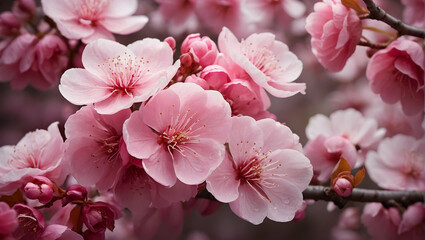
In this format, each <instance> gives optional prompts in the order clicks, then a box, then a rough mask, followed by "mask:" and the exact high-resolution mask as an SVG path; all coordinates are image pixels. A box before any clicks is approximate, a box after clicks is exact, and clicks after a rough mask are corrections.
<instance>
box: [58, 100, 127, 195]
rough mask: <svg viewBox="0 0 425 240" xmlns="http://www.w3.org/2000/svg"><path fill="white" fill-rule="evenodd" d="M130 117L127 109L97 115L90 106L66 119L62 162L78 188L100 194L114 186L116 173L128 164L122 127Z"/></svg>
mask: <svg viewBox="0 0 425 240" xmlns="http://www.w3.org/2000/svg"><path fill="white" fill-rule="evenodd" d="M130 114H131V112H130V109H125V110H122V111H120V112H117V113H115V114H112V115H100V114H98V113H97V112H96V111H95V110H94V108H93V106H85V107H82V108H81V109H80V110H78V111H77V112H76V113H75V114H73V115H71V116H70V117H69V118H68V120H67V121H66V123H65V135H66V137H67V140H66V144H67V150H66V152H65V159H66V161H67V162H69V164H70V170H71V174H72V176H73V177H75V179H76V180H77V181H78V182H79V183H80V184H82V185H85V186H91V185H96V187H97V188H98V189H99V190H100V191H105V190H108V189H110V188H112V186H113V185H114V184H115V182H116V181H117V178H118V172H119V170H120V169H121V168H122V167H123V166H124V165H126V164H127V162H128V161H129V155H128V153H127V150H126V147H125V143H124V141H123V140H122V125H123V123H124V121H125V120H126V119H127V118H129V117H130Z"/></svg>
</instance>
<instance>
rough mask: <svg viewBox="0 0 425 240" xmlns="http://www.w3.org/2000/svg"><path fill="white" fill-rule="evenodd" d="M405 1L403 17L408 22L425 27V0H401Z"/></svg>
mask: <svg viewBox="0 0 425 240" xmlns="http://www.w3.org/2000/svg"><path fill="white" fill-rule="evenodd" d="M401 2H402V3H403V5H404V6H405V7H404V10H403V19H404V21H405V22H406V23H407V24H411V25H413V26H416V27H419V28H424V26H425V18H424V15H425V1H424V0H401Z"/></svg>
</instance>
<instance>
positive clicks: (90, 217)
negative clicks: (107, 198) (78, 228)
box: [81, 202, 122, 235]
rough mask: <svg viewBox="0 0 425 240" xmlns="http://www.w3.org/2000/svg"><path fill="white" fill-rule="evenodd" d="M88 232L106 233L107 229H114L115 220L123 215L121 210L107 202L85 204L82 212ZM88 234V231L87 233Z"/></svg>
mask: <svg viewBox="0 0 425 240" xmlns="http://www.w3.org/2000/svg"><path fill="white" fill-rule="evenodd" d="M81 214H82V217H83V222H84V224H85V225H86V227H87V228H88V229H87V230H86V232H90V233H87V234H89V235H90V234H94V235H96V234H102V235H104V234H105V231H106V229H109V230H111V231H112V230H114V222H115V220H116V219H118V218H120V217H121V215H122V214H121V211H120V210H119V209H117V208H116V207H115V206H114V205H112V204H109V203H105V202H94V203H89V204H85V205H84V207H83V210H82V212H81ZM85 234H86V233H85Z"/></svg>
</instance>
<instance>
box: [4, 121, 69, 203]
mask: <svg viewBox="0 0 425 240" xmlns="http://www.w3.org/2000/svg"><path fill="white" fill-rule="evenodd" d="M63 154H64V144H63V139H62V136H61V134H60V132H59V129H58V123H57V122H55V123H52V124H51V125H50V126H49V127H48V129H47V131H46V130H36V131H34V132H30V133H27V134H26V135H25V136H24V137H23V138H22V139H21V140H20V141H19V142H18V144H17V145H16V146H3V147H1V148H0V193H1V194H3V195H7V194H12V193H13V192H15V191H16V190H17V189H18V188H19V187H21V185H22V184H24V183H26V182H27V181H28V180H29V179H31V177H32V176H45V177H47V178H49V179H50V180H52V181H55V182H56V183H57V184H61V183H62V182H63V180H64V178H65V171H66V169H63V163H62V162H63V161H62V158H63ZM63 170H64V171H63Z"/></svg>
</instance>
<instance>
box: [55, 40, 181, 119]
mask: <svg viewBox="0 0 425 240" xmlns="http://www.w3.org/2000/svg"><path fill="white" fill-rule="evenodd" d="M82 61H83V65H84V68H85V69H80V68H72V69H69V70H67V71H66V72H65V73H64V74H63V75H62V78H61V84H60V85H59V90H60V92H61V93H62V95H63V96H64V97H65V98H66V99H67V100H68V101H70V102H71V103H73V104H76V105H83V104H91V103H94V108H95V109H96V111H97V112H98V113H100V114H113V113H116V112H118V111H120V110H122V109H125V108H129V107H131V105H132V104H133V103H136V102H143V101H146V100H147V99H148V98H149V97H151V96H152V95H154V94H156V92H157V91H159V90H160V89H162V88H164V87H165V86H166V85H167V84H168V83H169V81H170V80H171V78H172V77H173V76H174V74H175V73H176V71H177V68H178V67H179V62H177V63H176V64H174V65H173V51H172V49H171V48H170V46H169V45H168V44H167V43H164V42H161V41H159V40H158V39H152V38H145V39H143V40H140V41H136V42H134V43H132V44H130V45H128V46H127V47H126V46H123V45H121V44H119V43H117V42H113V41H110V40H104V39H99V40H97V41H94V42H92V43H90V44H88V45H87V46H86V48H85V49H84V52H83V57H82Z"/></svg>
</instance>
